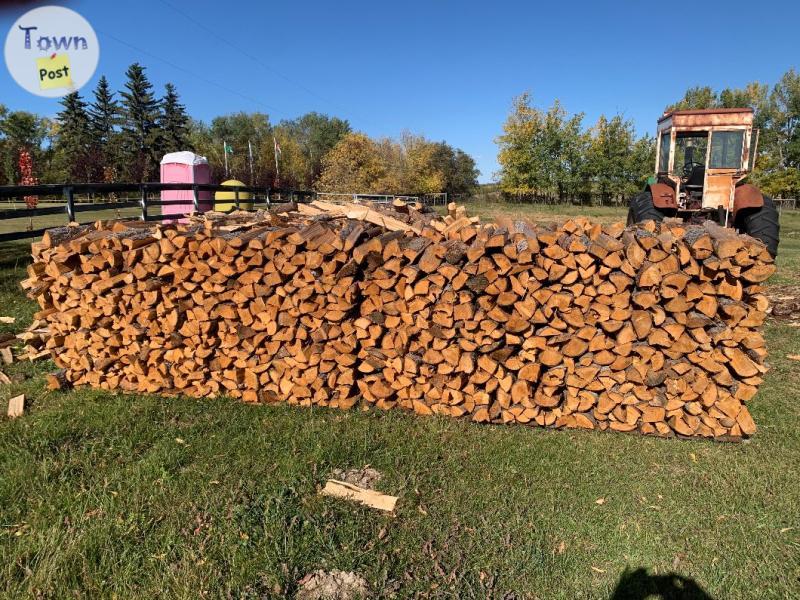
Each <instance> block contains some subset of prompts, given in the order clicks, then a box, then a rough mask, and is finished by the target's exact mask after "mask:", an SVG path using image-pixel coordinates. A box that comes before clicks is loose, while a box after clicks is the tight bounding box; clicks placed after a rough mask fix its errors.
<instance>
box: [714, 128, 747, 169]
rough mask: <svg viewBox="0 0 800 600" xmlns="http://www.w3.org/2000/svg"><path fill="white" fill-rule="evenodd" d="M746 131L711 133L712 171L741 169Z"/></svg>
mask: <svg viewBox="0 0 800 600" xmlns="http://www.w3.org/2000/svg"><path fill="white" fill-rule="evenodd" d="M743 143H744V131H714V132H712V133H711V160H710V161H709V165H708V166H709V168H710V169H741V168H742V144H743Z"/></svg>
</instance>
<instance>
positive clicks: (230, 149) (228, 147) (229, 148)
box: [225, 142, 233, 154]
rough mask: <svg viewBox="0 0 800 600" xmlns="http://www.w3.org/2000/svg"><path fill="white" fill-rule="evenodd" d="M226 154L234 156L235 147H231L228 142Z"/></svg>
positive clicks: (226, 143)
mask: <svg viewBox="0 0 800 600" xmlns="http://www.w3.org/2000/svg"><path fill="white" fill-rule="evenodd" d="M225 152H226V153H227V154H233V146H231V145H230V144H229V143H228V142H225Z"/></svg>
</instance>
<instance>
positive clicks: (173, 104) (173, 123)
mask: <svg viewBox="0 0 800 600" xmlns="http://www.w3.org/2000/svg"><path fill="white" fill-rule="evenodd" d="M164 89H165V90H166V92H167V93H166V94H165V95H164V98H163V99H162V100H161V106H162V113H161V119H160V122H159V125H160V128H161V139H162V143H163V147H162V149H163V151H164V152H177V151H179V150H185V149H186V146H187V143H188V132H189V116H188V115H187V114H186V107H185V106H184V105H183V104H181V103H180V99H179V98H178V92H177V91H176V90H175V86H174V85H172V84H171V83H168V84H167V85H166V86H164Z"/></svg>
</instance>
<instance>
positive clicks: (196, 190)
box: [0, 183, 316, 242]
mask: <svg viewBox="0 0 800 600" xmlns="http://www.w3.org/2000/svg"><path fill="white" fill-rule="evenodd" d="M176 190H177V191H191V192H192V199H191V200H183V199H181V200H161V196H160V194H161V192H163V191H176ZM203 192H211V198H202V197H201V194H202V193H203ZM214 192H229V193H233V198H229V199H220V200H216V199H215V198H214V194H213V193H214ZM117 194H120V195H122V194H124V195H125V197H124V198H121V199H119V200H116V201H112V200H109V197H110V196H112V195H114V196H116V195H117ZM156 194H158V196H157V197H154V196H155V195H156ZM245 194H249V197H248V196H245ZM82 195H85V196H87V198H86V199H85V200H82V199H80V198H79V196H82ZM31 196H35V197H37V199H38V201H43V202H47V203H57V205H56V206H42V207H36V208H12V209H3V208H2V199H15V198H16V199H19V200H21V201H23V200H24V198H26V197H31ZM130 196H133V197H134V198H135V199H131V198H130ZM315 196H316V192H313V191H308V190H290V189H282V188H269V187H267V188H264V187H251V186H234V185H216V184H201V183H69V184H45V185H12V186H0V224H1V223H2V221H6V220H9V219H21V218H33V217H41V216H46V215H58V214H63V215H64V216H65V223H64V224H66V223H69V222H73V221H76V222H80V221H79V218H78V215H80V213H84V212H89V211H105V210H119V209H123V208H138V209H139V215H138V216H139V218H140V219H141V220H143V221H160V220H165V219H180V218H182V217H185V216H187V215H188V214H191V212H197V213H199V212H203V210H202V209H203V207H204V206H208V205H211V207H212V208H213V207H215V206H216V205H217V204H233V205H234V207H235V208H239V207H240V206H241V205H242V204H248V205H251V204H252V206H253V209H256V208H268V207H269V205H270V204H275V203H284V202H291V201H294V202H309V199H313V198H314V197H315ZM188 202H191V203H192V209H193V210H192V211H190V212H186V213H173V214H150V213H149V211H148V209H149V208H151V207H162V206H170V205H174V206H180V205H186V204H187V203H188ZM51 227H53V226H52V225H51ZM3 229H5V228H3ZM47 229H50V227H42V228H40V229H32V228H29V229H22V228H21V227H20V228H17V230H15V231H3V230H0V242H4V241H10V240H19V239H24V238H30V237H37V236H40V235H42V234H43V233H44V232H45V231H47Z"/></svg>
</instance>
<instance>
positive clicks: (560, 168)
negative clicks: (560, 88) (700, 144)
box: [496, 69, 800, 203]
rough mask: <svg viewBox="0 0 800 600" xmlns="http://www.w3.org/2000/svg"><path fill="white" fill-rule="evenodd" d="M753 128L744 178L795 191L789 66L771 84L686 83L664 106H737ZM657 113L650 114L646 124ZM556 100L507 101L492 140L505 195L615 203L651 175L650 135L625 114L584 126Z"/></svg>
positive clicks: (794, 88) (797, 149)
mask: <svg viewBox="0 0 800 600" xmlns="http://www.w3.org/2000/svg"><path fill="white" fill-rule="evenodd" d="M745 107H750V108H752V109H753V110H754V113H755V127H757V128H758V129H759V130H760V137H759V148H758V156H757V160H756V166H755V169H754V171H753V173H752V174H751V175H750V177H749V179H750V181H752V182H753V183H755V184H757V185H758V186H760V187H761V189H762V190H763V191H764V192H765V193H767V194H769V195H771V196H775V197H784V198H788V197H794V198H796V197H798V195H800V75H799V74H798V73H797V72H796V71H795V70H794V69H790V70H789V71H788V72H786V73H785V74H784V75H783V77H782V78H781V79H780V81H779V82H778V83H777V84H775V85H774V86H771V87H770V86H769V85H766V84H761V83H757V82H756V83H750V84H748V85H747V86H745V87H744V88H740V89H738V88H726V89H724V90H722V91H720V92H716V91H714V90H713V89H712V88H710V87H692V88H689V89H688V90H687V91H686V93H685V94H684V96H683V98H682V99H680V100H679V101H678V102H675V103H673V104H671V105H668V106H667V107H666V108H665V110H666V111H668V110H677V109H702V108H745ZM658 116H659V115H654V119H653V123H654V127H653V129H654V130H655V120H656V117H658ZM583 119H584V114H583V113H578V114H574V115H570V114H569V113H567V111H566V110H565V109H564V108H563V107H562V105H561V103H560V102H559V101H558V100H556V101H555V102H554V103H553V105H552V106H551V107H549V108H548V109H546V110H544V109H541V108H538V107H536V106H534V105H533V103H532V98H531V96H530V94H527V93H526V94H523V95H521V96H519V97H517V98H515V99H514V101H513V104H512V108H511V111H510V114H509V115H508V118H507V119H506V121H505V123H504V124H503V132H502V134H501V135H500V136H498V138H497V139H496V143H497V145H498V163H499V164H500V171H499V173H498V179H499V184H500V189H501V190H502V192H503V194H504V195H505V196H506V197H507V198H518V199H530V200H539V201H561V202H569V201H594V200H597V201H600V202H602V203H622V202H624V201H626V200H627V199H628V198H629V197H630V196H632V195H633V194H635V193H636V192H638V191H639V190H641V189H642V188H643V187H644V184H645V182H646V181H647V179H648V177H650V176H652V175H653V174H654V168H655V166H654V163H655V138H654V137H653V136H651V135H649V134H645V135H644V136H642V137H637V136H636V132H635V129H634V126H633V123H632V122H631V121H630V120H626V119H624V118H623V117H622V116H620V115H615V116H613V117H611V118H608V117H606V116H600V118H599V119H598V120H597V122H596V123H595V124H594V125H592V126H591V127H588V128H586V127H584V125H583Z"/></svg>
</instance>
